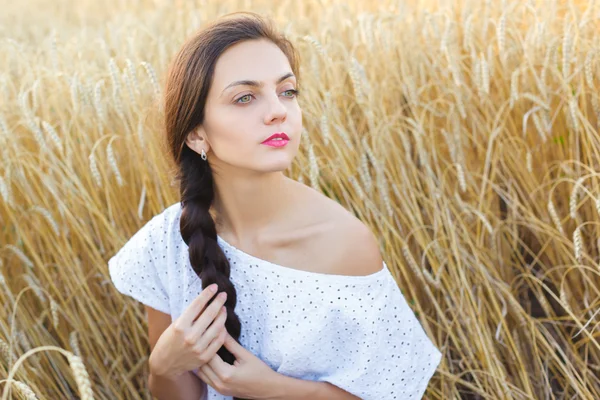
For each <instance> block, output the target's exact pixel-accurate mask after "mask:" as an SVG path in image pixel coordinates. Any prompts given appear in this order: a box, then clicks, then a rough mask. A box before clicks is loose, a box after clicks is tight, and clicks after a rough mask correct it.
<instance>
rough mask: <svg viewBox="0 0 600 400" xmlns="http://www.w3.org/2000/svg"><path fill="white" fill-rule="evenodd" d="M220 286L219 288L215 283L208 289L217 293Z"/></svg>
mask: <svg viewBox="0 0 600 400" xmlns="http://www.w3.org/2000/svg"><path fill="white" fill-rule="evenodd" d="M218 286H219V285H217V284H216V283H213V284H212V285H210V286H209V287H208V289H209V290H210V291H211V292H216V291H217V288H218Z"/></svg>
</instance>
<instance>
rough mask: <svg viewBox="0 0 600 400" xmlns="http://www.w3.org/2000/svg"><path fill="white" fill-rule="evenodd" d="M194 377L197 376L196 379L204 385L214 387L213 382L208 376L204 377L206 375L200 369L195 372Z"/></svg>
mask: <svg viewBox="0 0 600 400" xmlns="http://www.w3.org/2000/svg"><path fill="white" fill-rule="evenodd" d="M195 373H196V375H198V377H199V378H200V379H202V381H203V382H204V383H206V384H207V385H210V386H212V387H213V388H214V387H215V384H214V383H213V381H211V380H210V378H209V377H208V376H206V374H205V373H204V372H202V369H201V368H199V369H198V371H195Z"/></svg>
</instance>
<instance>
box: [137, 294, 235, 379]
mask: <svg viewBox="0 0 600 400" xmlns="http://www.w3.org/2000/svg"><path fill="white" fill-rule="evenodd" d="M211 286H213V287H214V288H215V291H211ZM216 290H217V288H216V284H213V285H209V286H208V287H206V288H205V289H204V290H203V291H202V292H201V293H200V294H199V295H198V297H196V298H195V299H194V300H192V302H191V303H190V304H189V306H188V307H187V308H186V309H185V310H184V311H183V313H182V314H181V315H180V316H179V318H177V319H176V320H175V321H173V323H172V324H171V325H170V326H169V327H168V328H167V329H165V331H164V332H163V334H162V335H161V336H160V338H159V339H158V341H157V342H156V345H155V346H154V349H153V350H152V353H150V359H149V365H150V373H151V374H153V375H157V376H164V377H171V378H176V377H178V376H180V375H181V374H183V373H186V372H188V371H193V370H196V369H198V368H200V367H201V366H203V365H204V364H206V363H207V362H209V361H210V360H211V359H212V358H213V357H214V355H215V354H216V353H217V351H218V350H219V349H220V348H221V346H223V343H224V341H225V335H226V333H227V329H226V328H225V321H226V319H227V311H226V309H225V307H224V306H223V304H224V303H225V300H226V299H227V293H225V292H221V293H219V295H218V296H216V297H215V299H214V300H213V301H212V303H211V304H210V305H208V306H206V305H207V304H208V302H209V300H210V299H211V298H213V296H214V295H215V293H216ZM198 315H199V317H198ZM196 317H198V318H197V319H196ZM213 321H214V322H213ZM211 323H212V325H211ZM209 325H210V326H209Z"/></svg>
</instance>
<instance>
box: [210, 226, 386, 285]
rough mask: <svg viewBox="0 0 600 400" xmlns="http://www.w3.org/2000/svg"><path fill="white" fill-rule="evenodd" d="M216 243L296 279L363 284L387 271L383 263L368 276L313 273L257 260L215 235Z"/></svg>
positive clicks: (251, 260) (251, 261)
mask: <svg viewBox="0 0 600 400" xmlns="http://www.w3.org/2000/svg"><path fill="white" fill-rule="evenodd" d="M217 241H218V242H220V243H222V244H223V245H225V247H227V248H228V249H230V250H231V251H233V252H235V253H237V254H238V256H241V257H242V258H245V259H246V260H247V261H249V262H250V263H254V265H256V266H261V267H266V268H268V269H270V270H272V271H273V272H279V273H282V274H288V275H291V276H295V277H298V278H306V277H312V278H318V279H331V280H334V281H343V282H348V283H363V282H371V281H372V280H376V279H379V278H381V277H382V276H384V274H385V273H386V272H389V271H388V267H387V264H386V263H385V261H383V267H382V268H381V269H380V270H379V271H377V272H373V273H372V274H369V275H339V274H326V273H322V272H314V271H305V270H301V269H297V268H292V267H286V266H283V265H280V264H275V263H273V262H271V261H268V260H265V259H262V258H258V257H256V256H253V255H252V254H249V253H246V252H245V251H243V250H241V249H238V248H237V247H235V246H234V245H232V244H231V243H228V242H227V241H226V240H225V239H223V238H222V237H221V236H220V235H219V234H217Z"/></svg>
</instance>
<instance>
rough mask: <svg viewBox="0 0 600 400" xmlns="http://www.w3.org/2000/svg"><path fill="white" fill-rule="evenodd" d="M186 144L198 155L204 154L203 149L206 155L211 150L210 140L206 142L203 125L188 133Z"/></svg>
mask: <svg viewBox="0 0 600 400" xmlns="http://www.w3.org/2000/svg"><path fill="white" fill-rule="evenodd" d="M185 144H186V145H187V146H188V147H189V148H190V149H192V150H194V151H195V152H196V153H198V154H201V153H202V149H204V151H205V152H206V153H208V152H209V150H210V144H209V143H208V140H206V132H205V131H204V127H202V126H201V125H199V126H198V127H196V128H194V130H192V131H191V132H190V133H188V135H187V137H186V138H185Z"/></svg>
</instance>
